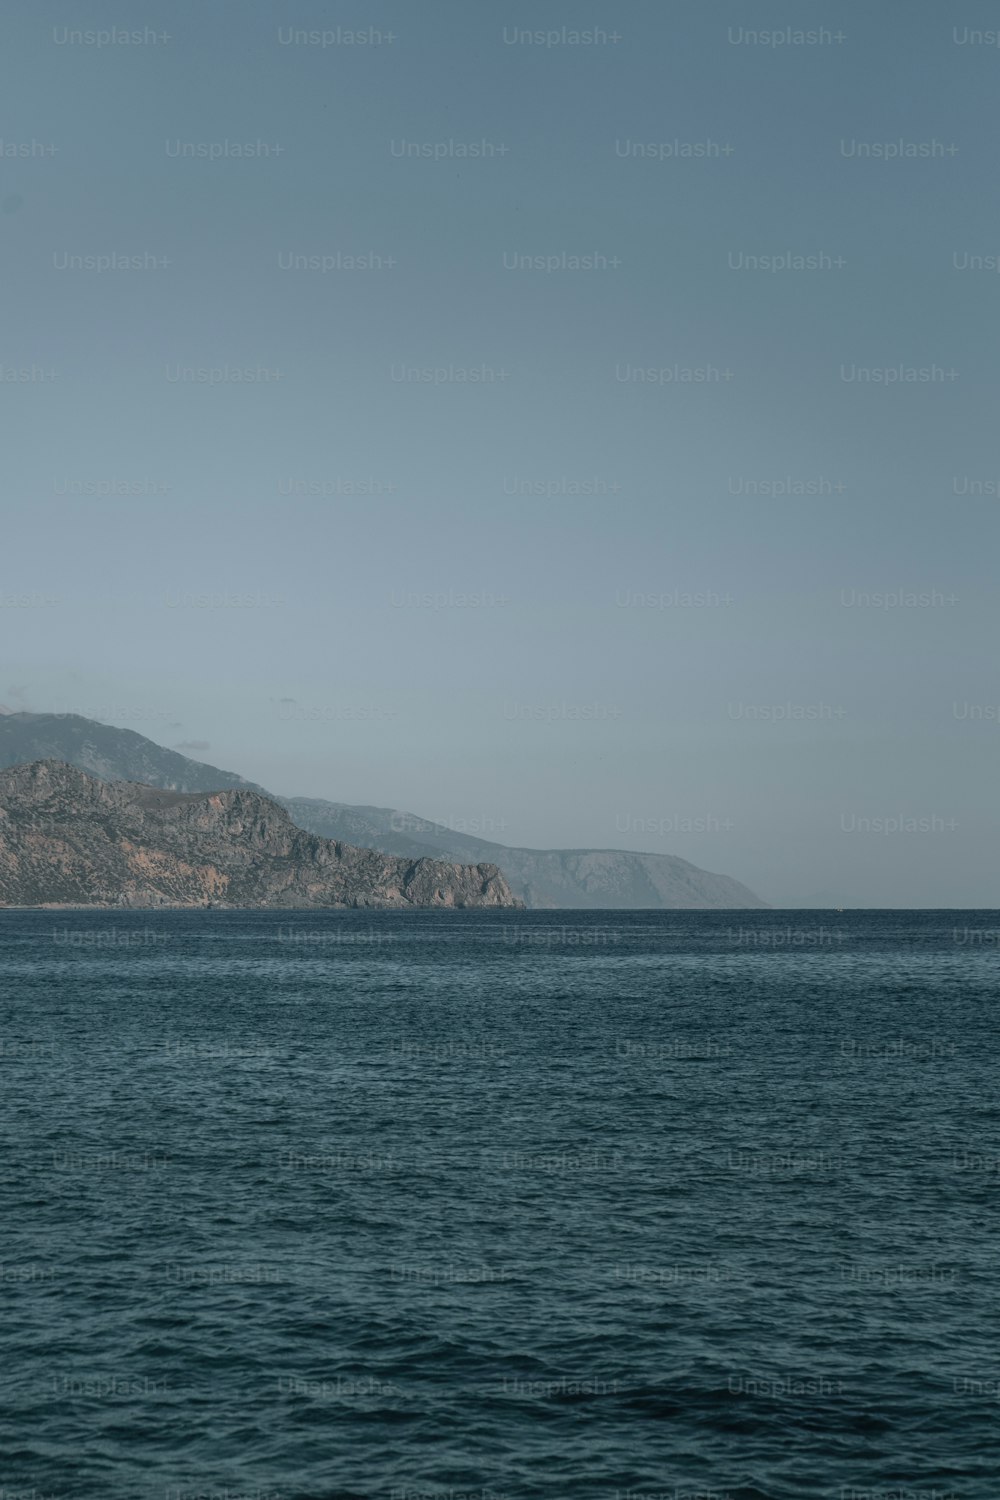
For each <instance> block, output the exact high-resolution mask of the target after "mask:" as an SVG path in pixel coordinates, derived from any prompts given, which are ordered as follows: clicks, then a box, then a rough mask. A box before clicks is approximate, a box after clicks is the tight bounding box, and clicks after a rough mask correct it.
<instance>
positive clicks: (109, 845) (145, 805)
mask: <svg viewBox="0 0 1000 1500" xmlns="http://www.w3.org/2000/svg"><path fill="white" fill-rule="evenodd" d="M0 905H3V906H105V907H107V906H113V907H167V906H178V907H205V906H223V907H257V906H267V907H296V908H301V907H330V906H340V907H414V906H429V907H516V906H519V905H520V902H518V901H517V900H516V899H515V897H514V896H513V895H512V893H511V890H510V887H509V886H508V885H507V882H506V880H505V879H504V877H503V876H502V875H501V874H500V872H499V870H498V869H497V868H496V866H495V865H491V864H477V865H471V866H470V865H459V864H450V863H445V862H444V861H441V860H432V859H415V860H414V859H400V858H395V857H393V856H392V855H387V854H382V853H380V852H378V851H377V850H374V849H357V848H354V847H353V846H352V845H350V844H344V843H341V842H339V841H338V840H333V839H324V838H318V837H317V836H316V835H315V834H311V833H306V832H304V831H303V830H302V829H300V828H296V827H295V825H294V824H293V822H292V821H291V819H290V817H289V816H288V813H287V812H286V811H285V810H284V808H282V807H279V806H278V805H277V804H276V803H274V802H271V801H270V800H268V799H267V798H265V797H262V796H261V795H260V794H259V793H257V792H255V791H249V790H243V789H234V790H229V791H220V792H202V793H199V792H172V791H162V790H158V789H156V788H153V787H149V786H142V785H137V784H135V783H131V782H105V781H101V780H100V779H98V778H97V777H94V776H90V775H88V774H86V773H85V772H83V771H80V770H78V769H77V768H76V767H74V766H70V765H67V764H65V763H64V762H61V761H53V760H43V761H34V762H32V763H31V764H29V765H18V766H14V767H12V768H11V769H9V770H5V771H2V772H0Z"/></svg>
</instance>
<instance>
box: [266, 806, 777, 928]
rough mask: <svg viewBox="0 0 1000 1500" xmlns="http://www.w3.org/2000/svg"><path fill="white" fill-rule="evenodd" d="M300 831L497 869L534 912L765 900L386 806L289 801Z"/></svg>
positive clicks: (654, 867) (704, 878) (655, 859)
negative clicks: (498, 839)
mask: <svg viewBox="0 0 1000 1500" xmlns="http://www.w3.org/2000/svg"><path fill="white" fill-rule="evenodd" d="M284 805H285V806H286V807H287V808H288V810H289V812H290V813H291V815H292V818H293V819H294V821H295V822H296V823H297V824H298V825H299V827H300V828H308V829H309V830H310V831H311V832H312V833H318V834H321V835H322V836H323V837H324V838H348V837H349V838H358V839H360V840H361V841H362V842H363V843H364V844H366V845H368V846H370V847H371V848H373V849H382V850H385V851H386V852H391V853H394V854H409V855H410V856H411V857H414V856H415V855H416V854H417V852H418V851H419V852H420V853H421V854H424V855H427V856H429V857H431V858H433V859H458V860H462V861H463V862H465V861H473V862H478V861H479V860H484V859H485V860H490V861H492V862H493V863H495V864H498V865H499V866H500V868H501V869H502V870H503V872H504V874H505V875H506V877H507V879H508V881H509V882H510V887H511V890H512V891H513V892H514V893H515V895H517V896H519V897H520V898H521V900H522V901H524V902H525V904H526V905H527V906H529V907H539V908H555V907H575V908H588V907H589V908H591V909H594V910H603V909H617V910H626V909H629V910H635V909H636V908H654V909H660V910H662V909H669V910H672V911H680V910H705V909H707V910H717V911H726V910H730V909H736V908H742V907H756V908H762V907H765V906H766V902H764V901H761V900H760V898H759V897H758V896H755V895H754V893H753V891H751V890H748V889H747V887H746V886H745V885H741V884H740V882H739V881H738V880H733V879H731V877H730V876H728V875H715V874H712V873H710V872H709V871H708V870H701V869H699V868H698V866H697V865H692V864H690V863H689V862H688V861H687V860H686V859H678V858H677V857H676V856H675V855H671V854H638V853H633V852H631V851H630V850H626V849H520V848H516V847H510V846H508V845H506V844H494V843H491V842H490V840H488V839H479V838H474V837H472V836H471V835H470V834H466V833H454V832H453V831H452V830H451V829H450V828H444V827H442V826H441V825H440V824H439V823H431V822H428V821H427V820H426V819H425V818H417V817H414V816H413V814H412V813H403V812H398V811H396V810H394V809H392V808H387V807H352V806H351V805H350V804H348V803H341V802H324V801H322V800H321V799H319V798H314V797H289V798H286V799H284Z"/></svg>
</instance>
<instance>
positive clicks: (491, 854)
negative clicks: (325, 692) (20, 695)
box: [0, 713, 766, 911]
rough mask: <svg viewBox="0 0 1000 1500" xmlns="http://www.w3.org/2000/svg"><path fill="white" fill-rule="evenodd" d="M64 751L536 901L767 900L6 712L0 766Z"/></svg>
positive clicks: (103, 773) (110, 733)
mask: <svg viewBox="0 0 1000 1500" xmlns="http://www.w3.org/2000/svg"><path fill="white" fill-rule="evenodd" d="M44 759H58V760H64V761H67V762H69V764H71V765H74V766H78V767H79V768H80V769H81V770H84V771H88V772H90V773H91V774H92V775H95V776H99V777H101V778H102V779H104V780H106V781H117V780H122V781H142V782H145V783H146V784H147V785H149V786H155V787H161V788H163V789H166V790H169V791H183V792H204V791H217V790H227V789H233V790H239V789H242V790H248V791H253V792H257V793H258V794H259V795H261V796H266V797H270V798H271V800H272V801H274V802H278V803H280V805H281V806H283V807H285V808H287V809H288V811H289V813H290V814H291V817H292V820H293V821H294V822H295V823H296V824H297V825H298V826H299V827H300V828H303V829H306V830H307V831H308V832H310V833H314V834H317V835H318V836H319V837H321V838H331V839H335V840H338V841H342V842H344V843H347V844H352V845H359V846H363V847H365V848H370V849H377V850H380V851H381V852H382V853H384V854H391V855H396V856H399V857H401V858H404V859H411V860H415V859H443V860H446V861H448V862H450V863H451V862H457V863H460V864H480V863H483V862H487V863H490V864H496V865H498V866H499V867H500V869H501V870H502V871H503V873H504V875H505V876H506V878H507V880H508V882H509V884H510V887H511V890H512V891H513V892H514V894H515V896H517V897H519V898H520V899H521V900H523V901H524V902H525V903H526V904H527V905H528V906H529V907H543V908H556V907H567V908H591V909H600V908H613V909H626V908H652V909H657V910H697V909H707V910H717V911H718V910H721V911H725V910H734V909H738V908H744V907H757V908H760V907H764V906H766V903H765V902H763V901H761V900H760V898H759V897H758V896H755V895H754V893H753V892H752V891H750V890H748V889H747V887H746V886H745V885H741V884H740V882H739V881H737V880H733V879H731V878H730V877H729V876H727V875H716V874H712V873H710V872H709V871H707V870H702V869H699V867H698V866H697V865H693V864H690V863H689V862H688V861H687V860H684V859H678V858H676V857H675V856H673V855H669V854H640V853H634V852H631V851H629V850H623V849H521V848H509V847H507V846H506V845H504V844H496V843H492V842H491V841H489V840H488V839H479V838H474V837H472V836H471V835H469V834H464V833H455V832H453V831H452V830H451V829H449V828H444V827H442V826H441V825H440V824H437V823H432V822H430V821H428V820H427V819H426V818H419V817H416V816H415V815H414V814H412V813H405V812H399V811H397V810H395V809H393V808H386V807H366V806H353V805H351V804H349V803H343V802H327V801H325V800H324V799H322V798H316V797H279V796H276V795H275V794H274V793H273V792H268V791H265V789H264V788H263V787H259V786H257V785H256V784H255V783H253V782H250V781H246V780H244V778H243V777H242V776H237V775H235V774H234V773H233V772H232V771H223V770H220V769H219V768H218V767H215V766H208V765H204V764H202V763H201V762H200V761H195V760H189V759H188V757H187V756H186V755H181V754H179V753H178V752H177V751H175V750H166V749H164V748H163V747H162V746H160V745H157V744H154V742H153V741H152V740H149V739H146V738H145V736H143V735H141V734H136V733H135V732H134V731H133V730H131V729H115V728H113V727H112V726H111V725H107V724H100V723H97V722H96V721H95V720H93V719H85V718H82V717H80V716H79V715H76V714H26V713H14V714H4V715H0V768H2V767H4V766H14V765H21V764H24V763H25V762H29V761H33V760H44Z"/></svg>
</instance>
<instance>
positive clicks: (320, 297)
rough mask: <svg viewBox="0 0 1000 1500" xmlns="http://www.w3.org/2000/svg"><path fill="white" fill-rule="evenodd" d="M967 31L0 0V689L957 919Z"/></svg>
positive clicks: (986, 341) (978, 635)
mask: <svg viewBox="0 0 1000 1500" xmlns="http://www.w3.org/2000/svg"><path fill="white" fill-rule="evenodd" d="M991 12H992V13H993V14H991ZM542 14H543V15H544V20H542V19H540V16H541V15H542ZM998 24H1000V23H998V22H997V21H996V19H995V11H994V8H993V7H992V6H990V5H988V4H985V3H984V4H977V3H969V4H963V5H961V6H959V7H957V8H956V9H955V10H954V11H949V10H946V9H943V8H942V7H941V6H940V5H938V4H931V3H924V0H920V3H914V4H908V5H906V6H905V7H904V6H884V7H872V6H871V5H869V4H860V3H849V4H834V3H830V4H818V3H817V4H813V3H808V0H796V3H788V4H761V5H759V6H757V5H755V6H748V5H747V4H744V3H736V0H733V3H725V0H706V3H679V4H670V5H663V4H659V3H657V4H645V3H628V0H626V3H623V4H620V5H617V6H614V7H612V6H602V5H592V4H573V5H572V6H571V5H569V4H562V3H555V4H546V5H545V7H543V8H540V7H538V6H531V5H528V4H524V5H520V6H517V5H515V6H512V7H504V8H503V9H502V10H498V9H497V8H495V7H489V6H482V7H475V6H469V5H466V4H452V3H447V0H446V3H439V4H436V5H434V6H433V7H423V8H418V7H417V6H415V5H412V4H407V3H400V4H392V3H378V4H376V3H373V4H370V5H364V4H344V5H341V4H339V3H338V4H327V5H321V4H316V5H310V4H298V3H292V4H288V5H283V6H281V7H276V6H273V5H270V4H258V3H249V4H244V3H241V4H239V5H235V4H222V3H217V0H208V3H205V0H201V3H198V4H192V3H187V0H183V3H178V4H170V5H156V4H151V5H144V6H143V7H141V14H140V12H139V10H137V9H135V8H133V7H131V6H129V5H126V4H120V5H119V4H109V3H95V4H88V5H86V6H82V7H81V6H80V5H78V4H75V3H74V4H68V3H67V4H54V3H51V0H41V3H38V0H30V3H29V0H17V3H12V4H10V5H8V6H7V7H6V9H5V13H4V17H3V19H2V20H0V30H2V33H3V43H4V46H3V56H4V59H5V63H4V73H5V77H4V88H3V91H2V96H0V98H2V102H0V137H2V141H3V154H2V156H0V179H2V180H0V254H2V258H3V271H4V284H5V286H6V288H7V300H6V307H5V318H4V336H3V340H2V347H0V364H2V366H3V369H2V372H0V373H2V375H3V379H2V381H0V401H2V402H3V403H4V406H5V408H6V410H5V412H4V416H5V422H4V430H5V432H6V433H7V435H8V436H7V443H6V444H5V463H4V474H5V487H6V499H5V520H6V525H5V528H4V540H5V546H4V549H3V563H2V566H0V606H2V609H0V620H2V624H3V627H4V628H3V646H2V662H3V667H4V674H5V675H4V677H3V678H0V699H2V701H4V702H6V703H7V704H8V705H9V706H11V707H18V706H25V707H30V708H34V709H45V710H64V711H66V710H73V711H78V712H84V713H88V712H89V713H91V714H92V715H93V716H95V717H100V718H104V719H106V720H108V721H109V722H116V723H119V724H122V725H125V726H127V727H131V728H134V729H137V730H139V731H140V732H141V733H145V734H148V735H149V736H150V737H151V738H153V739H156V740H158V741H159V742H161V743H165V744H182V745H186V746H191V747H197V748H191V749H190V750H189V753H191V754H194V755H196V756H198V758H203V759H207V760H210V761H213V762H215V763H217V764H220V765H223V766H225V767H227V768H231V769H234V770H238V771H240V772H242V773H243V774H244V775H247V776H249V777H251V778H253V779H254V780H258V781H261V782H263V783H264V784H266V785H268V786H270V787H272V788H273V789H274V790H275V791H279V792H285V793H290V794H291V793H297V794H307V795H314V796H326V797H330V798H333V799H336V800H343V801H350V802H370V803H376V804H380V805H391V806H399V807H403V808H407V809H410V810H413V811H416V812H418V813H420V814H422V815H425V816H428V817H436V818H439V819H441V820H442V821H445V822H450V823H452V824H453V825H455V826H463V824H464V825H465V826H468V825H469V824H471V823H472V822H474V821H475V820H479V821H480V823H481V824H482V826H484V827H486V828H487V830H488V831H492V832H493V833H494V834H495V836H496V837H497V838H498V839H499V840H501V841H502V842H507V843H522V844H528V845H536V846H553V845H558V846H574V845H596V846H603V847H608V846H611V847H614V846H618V847H622V846H626V847H636V848H645V849H649V850H652V851H655V852H666V853H676V854H680V855H682V856H683V857H685V858H688V859H691V860H693V861H694V862H695V863H697V864H700V865H703V866H704V867H706V868H708V869H714V870H720V871H724V872H726V873H729V874H732V875H735V876H737V877H738V878H740V879H742V880H744V881H746V882H747V883H748V884H749V885H750V886H752V887H753V888H754V889H755V890H757V891H758V892H759V893H760V894H761V895H762V896H764V898H765V899H767V900H769V901H772V902H773V903H775V904H778V905H781V904H785V903H786V902H787V903H793V902H799V901H802V900H809V899H813V898H815V899H816V900H817V901H819V902H832V903H833V904H838V905H902V906H906V905H926V906H931V905H973V906H989V905H996V904H997V901H998V899H1000V897H998V884H997V860H996V857H995V848H996V842H997V839H996V835H997V826H996V825H997V811H996V808H997V799H996V795H995V784H996V774H995V766H996V759H997V756H996V750H997V745H998V737H1000V722H998V721H1000V708H998V705H1000V681H998V674H997V671H996V665H995V663H996V640H997V631H996V625H997V620H996V615H997V608H996V588H995V578H996V571H997V550H996V540H997V513H998V506H1000V498H998V494H997V490H998V488H1000V483H998V481H1000V454H998V450H997V441H996V433H997V421H996V401H997V384H998V382H997V375H996V370H997V363H996V328H997V326H998V325H997V320H996V309H997V302H998V297H1000V291H998V288H1000V274H998V272H997V270H996V266H997V264H1000V262H998V256H1000V233H998V221H997V220H998V216H997V195H996V189H995V182H996V172H995V155H996V129H995V126H996V122H997V115H998V111H1000V104H998V101H1000V93H998V88H997V83H998V77H1000V48H998V47H997V46H996V45H995V35H994V37H993V41H992V43H991V40H990V38H989V36H987V35H986V33H989V31H990V29H991V28H993V31H994V33H995V30H996V27H997V25H998ZM539 29H544V30H545V31H546V32H549V33H551V35H550V36H549V37H548V38H547V40H545V41H542V42H538V41H537V40H534V39H530V38H529V37H527V36H525V33H534V32H536V31H538V30H539ZM588 30H589V31H590V32H591V33H592V36H591V38H590V40H586V39H584V40H580V39H579V38H578V33H580V32H586V31H588ZM102 32H103V33H104V35H103V37H102V36H99V35H97V34H98V33H102ZM122 32H128V33H135V34H136V37H137V38H138V39H136V38H133V39H132V40H130V41H125V40H124V38H123V36H122ZM88 33H89V35H88ZM311 33H314V34H316V39H315V40H312V39H311V38H310V34H311ZM323 33H326V35H325V37H324V35H323ZM358 33H366V34H367V35H368V37H369V40H368V41H367V42H361V41H359V40H358V39H357V36H358ZM802 33H805V34H806V36H805V39H803V38H802V35H801V34H802ZM352 35H353V37H354V38H355V40H354V42H353V43H352V42H351V41H350V37H351V36H352ZM782 36H783V37H784V41H783V42H781V43H780V44H778V39H779V38H780V37H782ZM109 37H110V39H109ZM574 37H576V38H577V39H576V40H574ZM810 37H811V38H812V39H811V40H810V39H809V38H810ZM390 38H391V39H390ZM237 147H239V148H243V154H237V152H236V150H235V148H237ZM247 147H249V148H251V149H250V153H249V154H248V153H247V151H246V148H247ZM50 148H54V149H50ZM102 258H103V259H102ZM310 258H311V259H310ZM539 258H543V259H542V264H544V265H545V266H547V267H550V269H536V266H537V264H538V259H539ZM588 258H589V263H588ZM126 262H132V264H125V263H126ZM164 262H165V264H163V263H164ZM311 265H316V266H318V267H323V266H325V267H326V269H311V268H310V266H311ZM98 266H100V267H102V269H98ZM199 372H202V373H199ZM428 372H429V375H428ZM248 374H249V375H250V376H251V377H252V378H250V379H247V378H246V377H247V375H248ZM241 376H242V377H243V378H239V377H241ZM115 485H118V486H120V487H124V489H125V493H119V494H115V493H110V494H109V493H108V490H109V489H112V488H113V487H114V486H115ZM783 487H784V488H785V489H788V490H790V491H791V492H790V493H782V488H783ZM865 819H873V820H878V819H882V820H889V821H890V822H891V820H893V819H895V820H896V822H897V823H898V824H899V827H898V829H897V828H894V827H891V826H890V829H889V831H888V832H879V833H875V832H870V831H863V830H865V829H866V828H867V827H868V825H867V824H865V822H864V820H865ZM907 820H915V825H914V826H913V827H912V828H911V827H910V825H909V823H908V822H907ZM921 820H923V822H926V823H927V824H928V825H929V826H928V827H927V829H926V830H924V829H923V828H922V827H921ZM939 824H940V826H938V825H939ZM875 826H878V824H877V823H876V825H875Z"/></svg>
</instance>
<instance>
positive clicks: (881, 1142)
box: [0, 911, 1000, 1500]
mask: <svg viewBox="0 0 1000 1500" xmlns="http://www.w3.org/2000/svg"><path fill="white" fill-rule="evenodd" d="M998 943H1000V914H995V913H990V912H917V913H910V912H863V913H851V912H847V913H843V914H840V913H835V912H830V911H823V912H802V911H797V912H791V913H787V912H784V913H783V912H732V913H729V912H724V913H711V912H679V913H653V912H636V913H628V912H626V913H622V912H613V913H601V912H593V913H578V912H571V913H560V912H557V913H539V912H533V913H523V912H509V913H508V912H487V913H475V912H470V913H443V912H426V913H415V914H408V913H394V912H390V913H363V912H329V913H316V912H309V913H305V912H300V913H281V914H278V913H242V912H209V913H166V914H160V915H151V914H149V913H145V912H131V913H111V912H103V913H84V912H42V911H35V912H4V913H2V914H0V1070H2V1078H3V1107H2V1119H3V1132H4V1141H3V1147H4V1149H3V1157H2V1165H0V1173H2V1190H0V1197H2V1227H0V1236H2V1240H0V1245H2V1250H0V1262H2V1264H0V1304H2V1318H0V1327H2V1340H3V1348H4V1357H3V1360H2V1363H0V1500H10V1497H11V1496H12V1495H14V1494H21V1495H27V1494H29V1493H33V1500H42V1497H53V1500H62V1497H66V1500H71V1497H72V1500H76V1497H86V1500H91V1497H93V1500H194V1497H196V1496H197V1497H208V1496H211V1497H212V1500H223V1497H224V1500H235V1497H236V1496H240V1497H251V1496H252V1497H254V1500H265V1497H266V1500H355V1497H356V1500H362V1497H363V1500H383V1497H384V1500H422V1497H425V1496H434V1497H437V1500H459V1497H473V1496H474V1497H476V1500H490V1497H494V1500H496V1497H509V1500H521V1497H524V1500H534V1497H553V1500H556V1497H558V1500H564V1497H565V1500H591V1497H595V1500H596V1497H606V1500H614V1497H615V1496H616V1495H617V1496H618V1497H619V1500H625V1497H628V1500H638V1497H640V1496H643V1497H645V1496H657V1497H661V1500H665V1497H670V1500H690V1497H693V1496H696V1495H697V1496H704V1495H708V1496H711V1497H713V1500H716V1497H722V1500H786V1497H787V1500H802V1497H811V1496H830V1497H837V1500H870V1497H873V1496H877V1497H879V1500H886V1497H891V1500H896V1497H898V1496H906V1497H909V1496H919V1497H921V1500H929V1497H933V1500H941V1497H944V1496H958V1497H963V1500H995V1497H996V1496H997V1494H1000V1420H998V1418H1000V1319H998V1308H1000V1300H998V1291H1000V1264H998V1262H1000V1212H998V1203H1000V1097H998V1089H1000V1068H998V1061H1000V1056H998V1054H1000V1041H998V1032H1000V1028H998V1025H997V1013H996V1005H997V994H998V984H997V977H998V962H1000V960H998Z"/></svg>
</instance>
